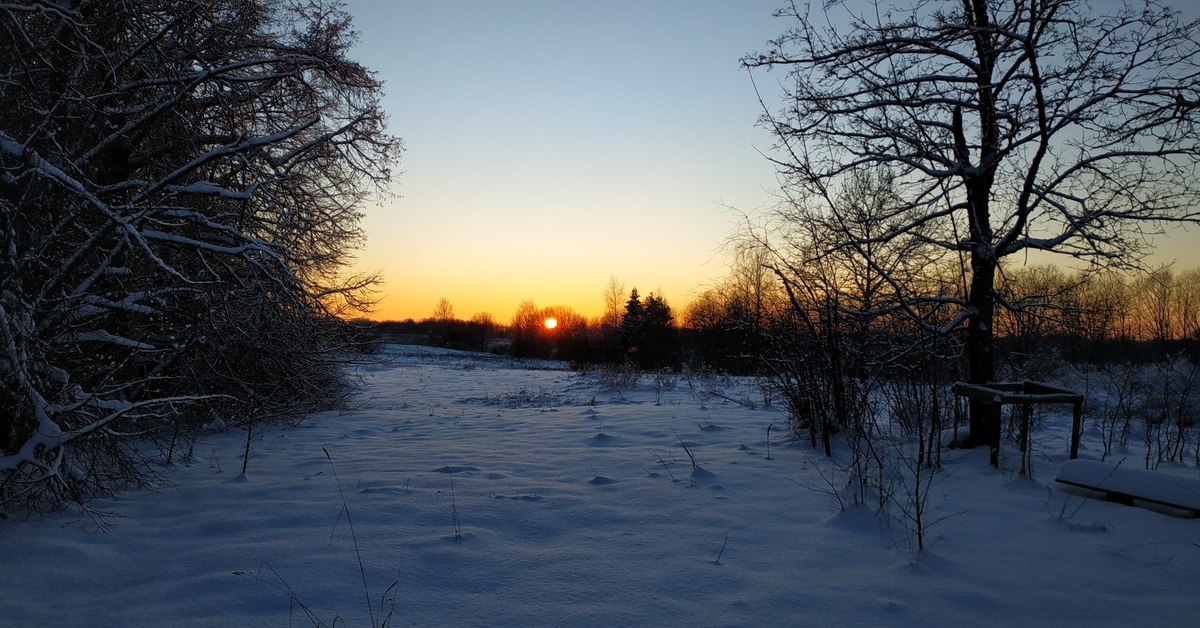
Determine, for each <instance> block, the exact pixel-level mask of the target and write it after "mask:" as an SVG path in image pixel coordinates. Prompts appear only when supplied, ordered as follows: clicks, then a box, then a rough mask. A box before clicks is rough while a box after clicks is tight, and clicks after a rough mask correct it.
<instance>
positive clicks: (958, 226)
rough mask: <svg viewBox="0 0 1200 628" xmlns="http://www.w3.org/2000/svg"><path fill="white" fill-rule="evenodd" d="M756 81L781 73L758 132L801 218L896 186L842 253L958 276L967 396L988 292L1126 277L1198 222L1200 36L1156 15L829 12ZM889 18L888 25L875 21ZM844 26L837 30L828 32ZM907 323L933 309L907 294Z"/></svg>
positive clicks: (986, 341)
mask: <svg viewBox="0 0 1200 628" xmlns="http://www.w3.org/2000/svg"><path fill="white" fill-rule="evenodd" d="M809 6H810V5H809V4H807V3H804V4H800V3H790V4H788V5H787V6H786V7H785V8H784V9H782V10H781V11H779V12H778V15H780V16H783V17H788V18H791V20H793V22H794V24H793V27H792V28H790V29H789V30H788V31H787V32H786V33H785V34H784V35H783V36H781V37H780V38H778V39H777V40H775V41H773V42H772V43H771V44H770V47H769V49H768V50H767V51H766V52H765V53H761V54H755V55H751V56H748V57H746V58H745V59H744V60H743V63H744V65H745V66H746V67H748V68H780V69H783V70H784V71H786V72H787V73H788V75H787V76H788V81H789V83H788V84H787V85H786V87H785V89H786V91H787V93H786V95H785V98H784V106H783V108H782V110H781V111H780V112H779V114H778V115H772V114H769V113H768V114H767V115H765V116H764V118H763V124H764V125H765V126H766V127H767V128H769V129H770V130H771V131H772V132H773V133H774V134H775V136H776V138H777V139H778V141H779V151H780V153H779V154H780V157H779V158H778V159H777V160H776V162H777V164H778V166H779V170H780V173H781V176H782V178H783V179H784V180H785V182H786V187H787V190H788V192H789V194H790V195H791V197H792V198H793V199H795V200H796V201H797V202H799V203H802V204H805V205H808V206H809V207H811V208H813V211H821V212H823V213H825V214H826V215H828V216H829V217H830V219H831V220H832V221H833V223H834V224H839V223H842V222H844V219H845V217H846V215H845V214H844V212H843V211H842V208H840V207H839V206H838V204H837V198H838V195H839V192H840V190H842V189H843V188H844V186H846V185H847V184H852V183H853V179H851V178H850V177H852V176H853V175H855V174H856V173H861V172H863V171H867V172H877V171H881V170H886V172H887V176H889V177H891V178H892V180H893V182H894V187H893V190H894V199H893V200H892V201H891V202H889V203H887V204H886V206H885V208H884V209H885V210H886V211H885V212H883V213H882V216H884V217H886V220H884V221H883V222H882V223H880V225H879V226H880V227H881V230H880V231H878V232H874V233H872V234H870V235H864V234H862V233H856V232H855V231H854V230H846V231H843V232H841V233H842V234H843V236H844V237H841V238H840V239H838V240H837V241H835V242H833V243H832V246H833V247H835V248H836V249H838V250H844V251H848V252H850V253H852V254H854V255H858V256H860V257H862V258H863V259H864V262H865V263H866V264H868V265H869V266H872V267H873V269H874V272H876V273H878V274H880V275H882V276H883V277H884V280H885V281H889V280H890V277H889V271H888V269H887V268H886V267H884V266H883V265H881V264H878V263H877V261H876V260H875V259H874V258H873V257H872V255H871V252H870V246H871V245H872V244H875V243H879V242H884V241H888V240H893V239H897V238H916V239H917V240H919V241H920V242H922V243H923V244H925V245H927V246H928V247H932V248H937V249H942V250H944V251H947V252H950V253H952V254H955V255H958V254H961V255H962V256H963V257H964V258H965V266H966V268H965V269H964V270H965V271H966V274H968V275H969V276H968V277H966V288H967V289H966V290H965V294H964V295H962V296H959V295H955V294H945V295H943V296H940V297H938V298H940V299H944V302H945V303H946V304H947V305H952V306H955V307H956V308H958V311H959V313H960V314H959V316H958V317H957V319H955V320H954V321H952V323H953V324H952V325H951V326H950V327H949V328H948V329H947V330H944V331H948V330H957V329H959V328H961V327H965V332H966V337H967V341H966V349H967V357H968V364H969V373H968V378H969V380H970V381H971V382H975V383H984V382H988V381H991V380H993V379H994V376H995V348H994V346H995V343H994V315H995V310H996V304H997V295H996V289H995V280H996V273H997V269H998V268H999V264H1000V263H1001V260H1003V259H1004V258H1006V257H1009V256H1012V255H1015V254H1019V253H1022V252H1025V251H1028V250H1031V249H1032V250H1044V251H1051V252H1057V253H1061V254H1065V255H1069V256H1073V257H1076V258H1079V259H1083V260H1088V261H1092V262H1095V263H1096V264H1099V265H1102V266H1103V265H1111V264H1117V263H1135V262H1136V261H1137V259H1138V256H1139V254H1140V253H1141V251H1142V249H1141V247H1142V245H1143V244H1144V243H1145V242H1146V240H1145V238H1144V237H1143V235H1144V234H1145V233H1146V232H1148V231H1149V232H1154V231H1159V230H1161V226H1162V224H1163V222H1164V221H1168V222H1195V221H1197V219H1198V218H1200V213H1198V211H1200V210H1198V208H1200V180H1198V179H1197V177H1196V176H1195V173H1196V169H1197V164H1198V163H1200V143H1198V142H1197V141H1196V137H1197V133H1198V129H1197V122H1198V121H1200V40H1197V39H1196V38H1195V33H1196V32H1197V30H1200V22H1193V23H1190V24H1182V23H1180V20H1179V14H1178V12H1177V11H1174V10H1172V9H1169V8H1166V7H1163V6H1162V5H1160V4H1158V3H1156V2H1153V1H1150V0H1147V1H1145V2H1137V3H1125V2H1103V1H1095V2H1077V1H1072V0H1047V1H1044V2H1012V1H1010V0H961V1H960V0H955V1H953V2H949V1H922V2H914V3H913V4H912V5H911V6H910V7H908V8H905V7H902V6H892V5H889V6H888V7H886V10H880V11H878V12H862V11H860V10H859V9H858V4H857V3H853V2H844V1H838V0H831V1H829V2H825V3H823V4H822V5H821V6H820V10H819V11H817V12H816V14H815V15H813V16H810V15H809V13H808V10H809ZM880 8H881V9H883V7H880ZM831 15H833V16H835V17H834V21H835V22H836V21H837V20H839V19H840V18H845V22H846V23H847V24H848V26H847V27H846V28H845V29H840V28H837V27H830V26H829V22H830V19H829V18H830V16H831ZM896 292H897V293H899V294H902V295H903V296H904V297H905V298H906V302H907V303H909V304H911V306H910V307H908V309H909V311H910V312H911V313H913V314H914V318H915V319H917V320H919V316H918V315H919V313H920V312H921V311H923V310H922V309H921V308H918V307H916V305H917V303H916V302H915V301H914V299H924V298H926V297H928V296H930V295H927V294H920V293H911V292H908V293H905V292H903V291H896ZM970 418H971V441H970V444H988V445H990V446H991V447H993V455H992V462H993V464H996V463H997V461H998V458H997V452H996V451H995V448H996V447H997V446H998V441H997V439H998V436H997V434H998V429H997V428H998V426H999V413H998V410H997V407H996V406H994V405H989V404H984V403H980V402H973V403H972V404H971V410H970Z"/></svg>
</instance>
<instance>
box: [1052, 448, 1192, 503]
mask: <svg viewBox="0 0 1200 628" xmlns="http://www.w3.org/2000/svg"><path fill="white" fill-rule="evenodd" d="M1054 481H1056V482H1060V483H1062V484H1069V485H1071V486H1078V487H1080V488H1086V489H1089V490H1093V491H1099V492H1101V493H1104V497H1105V499H1106V500H1108V501H1110V502H1117V503H1120V504H1126V505H1129V506H1132V505H1134V501H1143V502H1147V503H1151V504H1157V505H1159V506H1168V507H1170V508H1176V509H1179V510H1183V511H1187V512H1189V513H1191V515H1192V517H1200V479H1197V478H1188V477H1182V476H1178V475H1172V474H1169V473H1162V472H1159V471H1147V470H1145V469H1132V468H1128V467H1121V466H1116V465H1111V464H1108V463H1106V462H1100V461H1097V460H1082V459H1080V460H1068V461H1066V462H1064V463H1063V465H1062V468H1061V469H1059V471H1058V477H1056V478H1054Z"/></svg>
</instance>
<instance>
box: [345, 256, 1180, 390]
mask: <svg viewBox="0 0 1200 628" xmlns="http://www.w3.org/2000/svg"><path fill="white" fill-rule="evenodd" d="M759 261H760V262H761V260H759ZM818 294H820V295H824V296H826V297H828V296H829V295H830V293H829V292H825V291H815V292H814V293H813V294H810V295H809V298H808V299H806V300H805V299H801V298H797V299H796V302H795V303H794V304H793V303H792V302H791V301H790V300H789V297H788V295H787V294H786V291H785V290H784V288H783V287H782V285H781V284H780V283H779V282H777V281H775V280H774V278H773V277H772V276H771V275H770V273H769V269H768V268H767V267H766V266H763V265H759V266H754V265H749V264H746V263H742V264H735V265H734V267H733V268H732V269H731V273H730V275H729V277H727V278H726V279H725V280H724V281H723V282H722V283H721V284H720V285H719V286H717V287H714V288H712V289H710V290H707V291H705V292H703V293H701V294H700V295H699V296H698V297H697V298H696V299H694V300H693V301H692V302H691V303H690V304H688V305H687V306H686V308H684V310H683V314H682V316H679V317H676V315H675V313H674V310H673V309H672V308H671V306H670V305H668V304H667V303H666V301H665V300H663V299H661V298H658V297H656V296H654V295H651V296H650V297H649V298H648V299H646V300H645V303H643V302H642V299H641V298H640V297H639V296H638V295H637V292H636V289H635V290H634V292H633V293H632V294H631V295H629V296H630V298H629V299H628V300H627V301H626V303H624V304H623V306H622V307H621V309H620V310H619V311H615V310H612V309H611V308H610V312H608V313H607V314H606V315H604V316H600V317H597V318H594V319H591V320H588V319H587V318H585V317H583V316H581V315H579V314H577V313H575V312H574V311H573V310H571V309H570V308H566V307H550V308H543V309H538V308H537V307H536V306H534V305H533V304H532V303H530V302H525V303H523V304H522V306H521V308H520V309H519V311H518V312H517V314H516V315H515V316H514V317H513V319H512V322H511V323H510V324H507V325H505V324H503V323H500V322H497V321H496V320H495V319H494V318H493V317H492V316H490V315H487V314H483V315H476V316H473V317H472V318H471V319H469V320H460V319H457V318H454V317H453V315H452V311H453V310H452V308H450V309H449V310H447V309H446V307H445V306H446V304H445V303H443V304H441V305H442V308H441V310H442V311H441V312H440V315H438V312H437V311H435V314H434V315H433V316H430V317H428V318H425V319H421V320H415V319H411V318H410V319H407V320H403V321H383V322H369V321H360V322H359V323H358V324H359V325H360V326H363V327H365V328H367V329H369V330H370V338H371V339H372V341H375V342H379V341H382V342H395V343H404V344H424V345H433V346H442V347H449V348H454V349H462V350H468V351H486V352H490V353H497V354H508V355H513V356H517V357H530V358H557V359H563V360H567V361H570V362H573V363H575V364H576V365H577V366H579V367H584V366H586V365H588V364H612V363H629V364H631V365H634V366H638V367H644V368H651V369H661V368H668V369H679V368H684V367H687V368H690V369H703V370H712V371H716V372H722V373H728V374H739V375H748V374H760V375H761V374H765V373H766V372H767V371H769V368H768V367H769V360H770V357H771V353H773V352H772V348H773V347H778V346H780V345H781V344H784V343H783V342H782V341H783V340H784V339H785V338H792V339H794V338H796V337H797V336H798V335H803V334H804V333H805V331H807V332H808V333H811V334H814V335H823V336H825V337H827V338H828V337H832V336H839V337H841V336H844V337H845V338H852V337H858V338H865V337H866V336H869V335H873V336H880V335H882V336H886V335H887V334H888V333H889V332H894V333H896V334H897V335H898V336H899V335H903V331H904V330H905V328H906V325H904V324H903V322H902V321H901V320H899V319H898V318H897V315H896V314H895V313H891V314H885V313H880V312H876V313H874V314H871V313H867V312H863V311H858V310H855V309H854V307H852V306H851V304H852V303H854V302H859V303H861V302H863V301H865V300H866V299H865V298H864V296H863V295H862V294H861V293H859V294H841V295H839V296H837V297H836V298H834V299H832V300H830V301H828V302H822V301H821V300H820V299H818V298H817V295H818ZM999 294H1000V295H1001V296H1002V297H1003V307H1001V308H999V309H998V311H997V315H996V334H997V338H998V354H999V358H1000V362H1001V365H1002V367H1003V370H1004V371H1005V372H1006V373H1007V374H1008V375H1009V376H1011V377H1015V378H1022V377H1033V378H1036V377H1041V376H1044V375H1046V374H1047V373H1048V372H1050V371H1053V370H1054V368H1055V365H1056V364H1057V363H1061V362H1066V363H1083V362H1087V363H1093V364H1105V363H1109V364H1111V363H1122V362H1134V363H1144V362H1148V361H1153V360H1156V359H1159V358H1162V357H1164V356H1167V355H1172V356H1174V355H1181V354H1182V355H1186V356H1188V357H1190V358H1192V359H1197V358H1200V269H1191V270H1185V271H1182V272H1176V271H1175V270H1173V269H1172V268H1170V267H1162V268H1158V269H1155V270H1152V271H1146V272H1143V273H1117V272H1104V273H1092V274H1085V273H1081V272H1076V273H1069V272H1067V271H1064V270H1062V269H1061V268H1059V267H1057V266H1050V265H1041V266H1030V267H1026V268H1021V269H1017V270H1014V271H1011V272H1007V273H1005V274H1004V278H1003V282H1002V283H1001V285H1000V289H999ZM793 305H795V306H799V309H798V310H796V309H793ZM646 311H649V312H650V315H646ZM639 312H640V314H639ZM798 312H804V313H805V315H798ZM547 318H555V319H556V320H557V321H558V326H557V327H555V328H554V329H547V328H546V327H545V326H544V324H543V322H544V320H545V319H547ZM808 322H811V323H812V325H811V327H807V329H804V328H805V325H807V323H808ZM946 340H947V342H949V345H950V346H953V345H954V344H955V343H954V342H953V334H951V335H950V336H948V338H947V339H946ZM945 357H946V358H947V359H948V360H949V364H951V365H952V364H953V363H954V362H955V360H954V358H955V354H954V352H953V351H951V352H950V353H949V354H948V355H946V356H945Z"/></svg>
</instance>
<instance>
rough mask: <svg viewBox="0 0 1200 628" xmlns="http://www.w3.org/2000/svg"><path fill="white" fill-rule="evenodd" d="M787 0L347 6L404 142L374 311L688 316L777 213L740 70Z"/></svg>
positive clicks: (1181, 242)
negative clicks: (739, 243) (634, 304)
mask: <svg viewBox="0 0 1200 628" xmlns="http://www.w3.org/2000/svg"><path fill="white" fill-rule="evenodd" d="M1178 1H1179V2H1183V3H1184V4H1187V2H1188V1H1189V0H1178ZM781 2H782V0H738V1H736V2H734V1H717V0H605V1H602V2H600V1H594V2H582V1H578V2H577V1H556V0H506V1H503V2H500V1H485V0H453V1H449V0H447V1H442V0H438V1H432V0H429V1H426V0H420V1H409V0H397V1H381V0H349V1H348V2H347V3H346V4H347V10H348V11H349V12H350V13H351V15H353V16H354V21H355V28H356V30H358V31H359V32H360V39H359V45H358V46H357V48H356V50H355V52H354V54H353V56H354V58H355V59H356V60H358V61H360V62H362V63H363V64H364V65H366V66H367V67H369V68H371V69H374V70H376V71H377V72H378V73H379V77H380V78H381V79H382V80H384V81H385V82H386V90H387V95H386V98H385V100H384V107H385V109H386V110H387V112H388V115H389V116H390V127H391V131H392V133H393V134H395V135H398V136H399V137H401V138H403V140H404V142H405V145H406V148H407V152H405V154H404V157H403V162H402V164H401V165H400V167H399V168H398V170H399V176H398V177H396V181H395V183H394V189H395V191H396V192H397V193H398V194H400V198H398V199H395V200H391V201H388V202H386V203H384V204H382V205H371V206H368V207H367V208H366V210H365V211H366V219H365V221H364V227H365V229H366V231H367V233H368V237H369V240H368V243H367V246H366V248H365V249H364V250H363V251H362V252H361V253H360V255H359V259H358V267H359V268H360V269H363V270H373V271H379V272H381V273H382V275H383V277H384V280H385V281H386V284H385V285H384V286H383V287H382V295H383V300H382V301H381V303H380V304H379V307H378V309H377V311H376V312H375V313H373V314H372V318H376V319H381V320H385V319H389V320H399V319H404V318H415V319H418V320H419V319H422V318H426V317H428V316H430V315H431V314H432V312H433V309H434V307H435V306H436V304H437V302H438V300H439V299H441V298H446V299H449V301H450V302H451V304H452V305H453V306H454V312H455V315H456V317H457V318H461V319H468V318H470V317H471V316H472V315H474V314H476V313H480V312H488V313H490V314H492V315H493V316H494V317H495V318H496V320H497V321H499V322H503V323H507V322H508V321H510V320H511V318H512V315H513V314H514V313H515V311H516V309H517V306H518V305H519V304H520V302H521V301H523V300H527V299H528V300H532V301H534V302H535V303H536V304H537V305H538V306H540V307H545V306H551V305H567V306H570V307H573V308H574V309H575V310H577V311H578V312H580V313H581V314H584V315H586V316H596V315H599V314H600V313H601V311H602V310H603V303H604V302H603V298H602V296H601V293H602V291H603V290H604V288H605V286H606V285H607V284H608V281H609V278H610V277H612V276H615V277H617V278H618V279H619V280H620V281H622V282H624V284H625V288H626V291H628V290H629V289H631V288H634V287H636V288H638V290H639V292H641V293H642V294H643V295H645V294H648V293H649V292H652V291H653V292H657V293H660V294H662V295H664V296H665V297H666V298H667V300H668V302H669V303H670V304H671V305H672V306H673V307H675V308H676V309H677V310H682V308H683V307H684V306H685V305H686V304H687V302H689V301H690V300H691V299H692V298H693V297H694V296H695V295H696V294H698V293H699V292H701V291H703V290H704V289H705V288H707V287H709V286H711V285H712V284H714V283H715V282H717V281H718V280H719V279H720V278H721V277H722V276H724V275H725V272H726V269H725V258H724V256H723V254H722V253H721V251H720V245H721V243H722V242H723V241H724V239H725V238H726V237H727V236H728V235H729V234H730V233H731V231H732V230H733V228H734V227H735V226H736V224H737V223H738V221H739V218H740V214H739V212H742V211H744V212H753V211H755V210H758V209H760V208H762V207H763V206H765V205H768V204H770V203H771V199H772V193H773V192H772V190H773V189H774V188H775V176H774V170H773V168H772V166H771V164H770V163H769V162H768V161H767V160H766V158H764V157H763V156H762V154H761V153H760V151H762V152H767V151H769V149H770V147H771V144H772V140H771V137H770V135H769V134H768V133H767V132H766V131H765V130H763V129H760V128H758V127H757V126H756V125H755V122H756V120H757V118H758V115H759V113H760V106H759V104H758V102H757V100H756V96H755V92H754V87H753V85H752V84H751V81H750V78H749V76H748V75H747V73H746V72H745V71H744V70H742V69H740V68H739V65H738V60H739V59H740V58H741V57H742V56H743V55H745V54H748V53H751V52H754V51H756V50H761V49H764V48H766V45H765V43H766V41H767V40H769V39H771V38H774V37H777V36H779V35H780V34H781V33H782V32H783V31H784V30H785V29H786V28H787V27H788V26H790V24H789V23H788V22H786V21H785V20H781V19H775V18H773V17H772V12H773V11H774V9H776V8H778V6H779V5H780V4H781ZM778 76H780V75H779V73H772V74H762V73H759V74H756V79H757V80H758V81H759V85H760V87H762V88H765V89H777V85H776V84H775V83H774V81H776V80H777V77H778ZM775 93H778V92H775ZM764 97H766V98H767V100H768V105H770V106H771V107H772V108H773V109H774V108H775V107H776V105H777V104H778V102H779V100H778V98H777V97H774V98H773V97H772V96H771V95H769V94H766V93H764ZM731 208H732V209H731ZM1174 230H1175V231H1177V232H1182V231H1183V229H1182V228H1180V227H1177V228H1175V229H1174ZM1198 236H1200V229H1197V228H1191V229H1190V230H1189V231H1188V232H1187V233H1186V234H1182V235H1180V236H1173V237H1172V238H1171V241H1170V242H1169V243H1165V244H1164V246H1162V247H1161V250H1160V255H1159V256H1158V257H1159V258H1161V259H1162V260H1163V261H1170V260H1171V259H1173V258H1175V257H1180V256H1183V255H1187V254H1189V253H1193V252H1195V251H1197V250H1200V237H1198ZM1188 257H1189V258H1191V259H1194V256H1193V255H1188Z"/></svg>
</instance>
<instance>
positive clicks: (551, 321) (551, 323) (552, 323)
mask: <svg viewBox="0 0 1200 628" xmlns="http://www.w3.org/2000/svg"><path fill="white" fill-rule="evenodd" d="M555 327H558V319H557V318H553V317H551V318H547V319H546V329H554V328H555Z"/></svg>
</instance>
